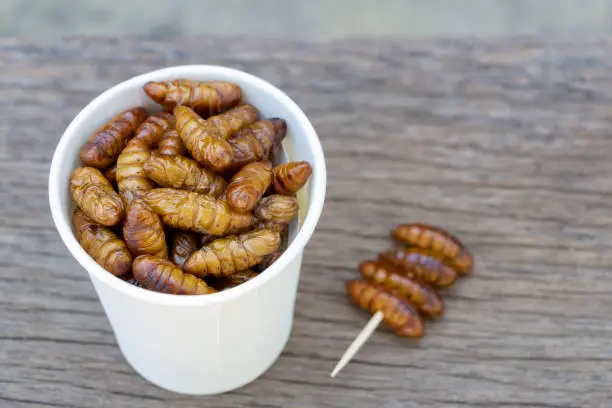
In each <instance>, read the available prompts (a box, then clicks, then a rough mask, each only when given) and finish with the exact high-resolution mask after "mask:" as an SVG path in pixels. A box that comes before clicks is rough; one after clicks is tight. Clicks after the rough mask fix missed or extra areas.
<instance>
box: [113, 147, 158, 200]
mask: <svg viewBox="0 0 612 408" xmlns="http://www.w3.org/2000/svg"><path fill="white" fill-rule="evenodd" d="M149 156H151V150H150V148H149V146H147V144H146V143H145V142H144V141H143V140H140V139H132V140H130V142H129V143H128V144H127V146H126V147H125V149H123V151H122V152H121V154H120V155H119V158H118V159H117V187H118V188H119V193H120V194H121V197H123V199H124V200H125V202H126V203H129V202H131V201H132V200H134V199H135V198H139V197H141V196H142V195H143V194H144V193H145V192H147V191H149V190H151V189H152V188H153V187H155V184H153V182H152V181H151V180H149V178H148V177H147V175H146V173H145V171H144V163H145V162H146V161H147V159H148V158H149Z"/></svg>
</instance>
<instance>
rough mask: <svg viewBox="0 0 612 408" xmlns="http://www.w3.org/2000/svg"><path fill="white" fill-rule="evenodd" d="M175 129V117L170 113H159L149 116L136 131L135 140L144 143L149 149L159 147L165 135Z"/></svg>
mask: <svg viewBox="0 0 612 408" xmlns="http://www.w3.org/2000/svg"><path fill="white" fill-rule="evenodd" d="M173 127H174V116H172V114H171V113H170V112H157V113H154V114H152V115H151V116H149V117H148V118H147V119H146V120H145V121H144V122H142V124H141V125H140V126H139V127H138V129H136V132H135V133H134V139H140V140H142V141H144V142H145V143H146V144H147V146H149V148H151V149H152V148H153V147H154V146H157V145H158V143H159V142H160V141H161V140H162V138H163V137H164V135H165V133H166V132H167V131H168V130H170V129H172V128H173Z"/></svg>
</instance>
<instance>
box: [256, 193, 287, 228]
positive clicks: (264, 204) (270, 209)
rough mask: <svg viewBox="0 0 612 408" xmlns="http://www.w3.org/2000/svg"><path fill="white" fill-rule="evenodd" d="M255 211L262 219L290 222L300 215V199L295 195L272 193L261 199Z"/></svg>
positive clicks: (281, 222) (282, 222)
mask: <svg viewBox="0 0 612 408" xmlns="http://www.w3.org/2000/svg"><path fill="white" fill-rule="evenodd" d="M254 213H255V216H256V217H257V218H258V219H260V220H262V221H268V222H275V223H279V224H289V223H290V222H291V221H292V220H293V219H294V218H295V217H297V215H298V201H297V198H295V197H293V196H286V195H282V194H272V195H269V196H267V197H264V198H262V199H261V201H260V202H259V203H258V204H257V207H255V211H254Z"/></svg>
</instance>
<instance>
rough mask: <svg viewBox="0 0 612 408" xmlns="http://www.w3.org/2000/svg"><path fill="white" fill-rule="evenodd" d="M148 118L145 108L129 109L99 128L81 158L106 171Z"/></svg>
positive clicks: (89, 140) (80, 154)
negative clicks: (135, 131)
mask: <svg viewBox="0 0 612 408" xmlns="http://www.w3.org/2000/svg"><path fill="white" fill-rule="evenodd" d="M146 118H147V111H146V110H145V109H144V108H134V109H128V110H125V111H123V112H121V113H119V114H118V115H117V116H115V117H114V118H112V119H111V120H110V121H109V122H108V123H106V124H104V125H103V126H101V127H100V128H98V129H97V130H96V131H95V132H94V133H93V134H92V135H91V136H90V137H89V139H88V141H87V143H86V144H85V145H84V146H83V147H82V148H81V151H80V153H79V158H80V159H81V161H82V162H83V163H84V164H85V165H87V166H91V167H96V168H98V169H105V168H107V167H109V166H110V165H111V164H113V163H114V162H115V161H116V160H117V156H119V153H121V150H123V148H124V147H125V145H126V144H127V142H128V140H129V139H130V137H131V136H132V134H133V132H134V130H135V129H136V128H137V127H138V126H139V125H140V124H141V123H142V121H144V120H145V119H146Z"/></svg>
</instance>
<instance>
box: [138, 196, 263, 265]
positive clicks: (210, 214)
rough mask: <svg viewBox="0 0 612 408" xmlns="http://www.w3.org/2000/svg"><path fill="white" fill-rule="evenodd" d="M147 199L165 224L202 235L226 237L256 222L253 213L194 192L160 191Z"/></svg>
mask: <svg viewBox="0 0 612 408" xmlns="http://www.w3.org/2000/svg"><path fill="white" fill-rule="evenodd" d="M143 199H144V201H145V202H146V203H147V204H148V205H149V206H150V207H151V208H152V209H153V211H155V212H156V213H157V214H158V215H159V216H161V217H162V222H163V223H164V224H166V225H168V226H170V227H173V228H178V229H182V230H192V231H195V232H199V233H201V234H211V235H225V234H227V232H228V231H234V230H240V229H243V228H248V227H250V226H251V225H252V224H253V221H254V219H255V217H254V216H253V214H250V213H237V212H235V211H232V210H231V209H230V207H229V205H228V204H227V203H226V202H225V201H223V200H218V199H216V198H214V197H210V196H207V195H202V194H198V193H193V192H191V191H185V190H176V189H172V188H156V189H153V190H150V191H148V192H147V193H146V194H145V195H144V197H143ZM247 268H248V267H245V268H243V269H247Z"/></svg>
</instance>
